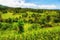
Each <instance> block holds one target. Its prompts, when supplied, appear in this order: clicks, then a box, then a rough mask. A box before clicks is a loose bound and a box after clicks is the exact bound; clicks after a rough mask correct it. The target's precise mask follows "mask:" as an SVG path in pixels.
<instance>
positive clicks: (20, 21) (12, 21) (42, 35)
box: [0, 5, 60, 40]
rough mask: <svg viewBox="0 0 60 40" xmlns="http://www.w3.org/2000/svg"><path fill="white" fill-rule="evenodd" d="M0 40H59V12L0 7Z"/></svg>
mask: <svg viewBox="0 0 60 40" xmlns="http://www.w3.org/2000/svg"><path fill="white" fill-rule="evenodd" d="M0 40H60V10H54V9H53V10H51V9H32V8H12V7H7V6H2V5H0Z"/></svg>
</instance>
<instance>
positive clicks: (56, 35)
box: [0, 27, 60, 40]
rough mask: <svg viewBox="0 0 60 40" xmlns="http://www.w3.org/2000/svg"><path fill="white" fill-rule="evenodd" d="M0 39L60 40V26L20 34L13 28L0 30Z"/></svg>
mask: <svg viewBox="0 0 60 40" xmlns="http://www.w3.org/2000/svg"><path fill="white" fill-rule="evenodd" d="M0 40H60V27H52V28H43V29H38V30H32V31H26V32H24V33H22V34H19V33H18V32H17V31H15V30H6V31H0Z"/></svg>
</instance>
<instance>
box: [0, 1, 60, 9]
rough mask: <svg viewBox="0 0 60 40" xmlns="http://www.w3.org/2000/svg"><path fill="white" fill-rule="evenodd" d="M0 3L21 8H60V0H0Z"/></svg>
mask: <svg viewBox="0 0 60 40" xmlns="http://www.w3.org/2000/svg"><path fill="white" fill-rule="evenodd" d="M0 5H5V6H9V7H21V8H38V9H60V0H0Z"/></svg>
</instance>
